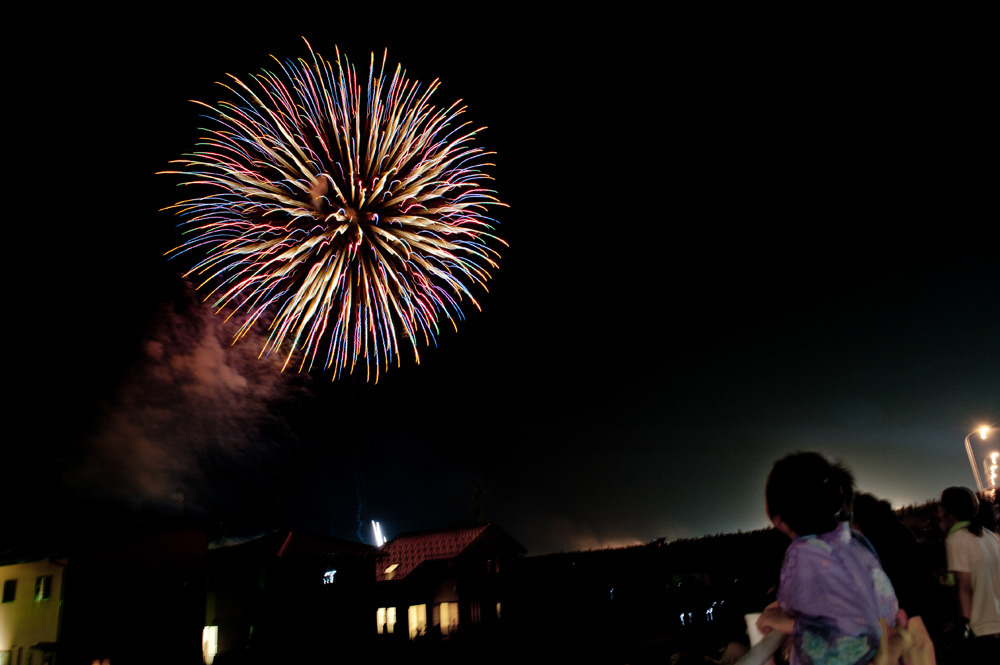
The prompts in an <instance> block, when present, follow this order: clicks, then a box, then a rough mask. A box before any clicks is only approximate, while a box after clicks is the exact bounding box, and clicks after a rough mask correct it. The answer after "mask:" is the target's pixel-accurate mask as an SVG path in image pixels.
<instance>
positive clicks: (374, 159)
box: [165, 42, 504, 381]
mask: <svg viewBox="0 0 1000 665" xmlns="http://www.w3.org/2000/svg"><path fill="white" fill-rule="evenodd" d="M306 45H307V46H308V47H309V54H310V59H309V60H308V61H306V60H303V59H299V60H297V61H291V60H288V61H285V62H281V61H279V60H277V59H275V61H276V62H277V63H278V66H279V68H280V69H278V70H275V71H274V72H271V71H267V70H265V71H262V72H261V73H260V74H258V75H256V76H253V77H252V80H251V81H250V83H249V84H247V83H244V82H243V81H241V80H240V79H238V78H236V77H235V76H232V75H230V79H231V83H230V84H222V85H223V86H224V87H225V88H226V89H227V90H228V91H229V93H231V95H232V98H231V99H229V100H225V101H220V102H217V103H216V105H215V106H212V105H209V104H204V103H201V102H196V103H198V104H201V105H202V106H204V107H206V108H207V109H209V111H210V115H209V117H210V118H211V119H212V120H213V122H214V125H213V128H212V129H206V130H204V131H206V132H207V135H206V136H204V137H203V138H202V139H201V140H200V142H199V144H198V147H197V149H196V152H194V153H192V154H189V155H185V158H184V159H181V160H177V161H175V162H173V163H175V164H182V165H183V169H182V170H178V171H166V172H165V173H172V174H177V175H182V176H185V180H184V182H183V183H182V184H184V185H195V186H199V187H205V188H207V190H208V191H209V193H207V194H206V195H204V196H200V197H198V198H192V199H188V200H185V201H181V202H179V203H177V204H175V205H173V206H170V208H168V209H173V210H175V211H176V212H177V214H178V215H181V216H183V217H184V218H185V221H184V222H183V226H185V227H186V231H185V234H186V235H187V236H189V237H188V238H187V239H186V241H185V242H184V243H183V244H182V245H181V246H180V247H177V248H176V249H174V250H172V252H171V253H174V254H182V253H185V252H197V253H198V254H199V256H200V257H202V258H199V259H197V262H196V264H195V265H194V267H193V268H192V269H191V271H190V272H189V273H188V275H192V274H197V275H199V282H200V284H199V285H198V288H199V289H207V290H208V295H207V297H206V300H208V299H213V303H214V307H215V308H216V310H217V311H221V310H228V311H229V312H230V314H229V316H232V315H233V314H235V313H237V312H241V313H242V315H243V316H244V317H245V321H244V322H243V324H242V325H241V326H240V327H239V329H238V331H237V332H236V336H235V339H234V342H235V341H236V340H238V339H240V338H241V337H243V336H244V335H245V334H247V332H248V331H249V330H250V329H251V327H252V326H254V324H256V323H257V322H258V321H262V322H264V323H266V325H267V327H268V334H267V336H266V341H265V343H264V346H263V348H262V350H261V355H265V354H270V353H272V352H275V351H278V350H279V349H282V350H283V352H287V357H286V358H285V361H284V367H287V366H288V365H289V363H291V362H292V358H293V357H294V356H295V355H296V353H298V354H299V356H300V358H301V360H300V361H299V362H298V368H299V370H302V369H313V367H314V365H315V364H317V363H321V364H322V365H323V366H324V367H326V368H335V371H336V376H339V375H340V374H341V372H342V371H343V370H344V369H347V371H348V372H353V371H354V369H355V367H356V366H359V365H360V364H364V365H365V368H366V377H367V378H368V379H369V380H370V379H371V378H372V369H373V368H374V378H375V380H376V381H377V380H378V376H379V373H380V371H383V368H388V367H389V366H390V365H391V364H392V363H393V362H394V361H395V362H396V363H397V364H398V363H399V362H400V349H399V347H400V346H404V347H405V346H406V345H407V344H409V345H410V346H411V347H412V349H413V354H414V357H415V358H416V360H417V362H418V363H419V361H420V353H419V348H418V347H419V345H420V342H421V340H422V341H423V344H430V343H431V342H433V341H434V339H435V338H436V336H437V335H438V333H439V328H438V326H439V323H440V322H441V320H442V318H444V319H447V320H448V321H450V322H451V324H452V326H454V327H456V329H457V322H456V318H457V319H460V318H462V310H461V309H460V303H461V302H462V301H464V300H466V299H468V301H469V302H471V303H472V304H473V305H474V306H475V307H476V308H479V304H478V303H477V302H476V299H475V298H474V297H473V294H472V289H475V288H482V289H483V290H485V287H486V282H487V280H488V279H489V278H490V271H491V270H493V269H495V268H496V267H497V263H496V260H497V259H498V258H499V255H498V252H497V251H496V247H497V246H499V245H503V244H504V243H503V241H502V240H500V239H499V238H497V236H496V235H494V232H493V228H494V224H495V222H494V220H493V219H491V218H490V217H488V216H487V212H488V211H489V209H490V208H491V207H492V206H502V205H504V204H502V203H501V202H500V201H499V200H498V199H497V198H496V197H495V192H494V191H493V190H491V189H487V188H485V187H484V186H483V183H484V182H487V181H489V180H491V178H490V177H489V176H488V175H487V174H486V173H485V172H484V170H483V169H484V168H485V167H488V166H492V165H491V164H488V163H487V162H486V161H485V158H486V157H487V156H488V155H489V154H490V153H486V152H483V151H482V150H481V149H479V148H476V147H475V146H474V145H473V139H474V138H475V136H476V133H477V132H478V131H480V130H481V129H482V128H480V129H472V128H471V127H470V124H469V123H468V122H460V116H462V114H463V113H464V111H465V107H462V106H459V104H460V102H456V103H454V104H452V105H451V106H448V107H447V108H437V107H435V106H433V105H432V104H431V103H430V101H429V100H430V97H431V95H432V93H433V92H434V91H435V89H436V88H437V87H438V81H436V80H435V81H433V82H432V83H431V84H430V85H429V86H427V87H422V86H421V84H420V83H419V82H415V81H411V80H409V79H407V78H406V73H405V72H404V71H402V69H401V68H400V67H399V66H397V67H396V69H395V72H394V73H393V74H392V76H391V77H390V76H387V75H386V73H385V65H386V59H385V55H383V57H382V62H381V65H380V66H379V67H378V70H377V71H376V62H375V57H374V54H372V56H371V59H370V63H369V74H368V81H367V87H366V89H365V90H362V86H361V84H359V82H358V79H357V74H356V72H355V70H354V67H353V66H352V65H351V63H350V62H349V61H348V59H347V58H346V57H341V54H340V51H339V50H337V58H336V61H333V62H331V61H327V60H325V59H324V58H323V57H322V56H321V55H319V54H317V53H316V52H314V51H313V49H312V47H311V46H309V44H308V42H306Z"/></svg>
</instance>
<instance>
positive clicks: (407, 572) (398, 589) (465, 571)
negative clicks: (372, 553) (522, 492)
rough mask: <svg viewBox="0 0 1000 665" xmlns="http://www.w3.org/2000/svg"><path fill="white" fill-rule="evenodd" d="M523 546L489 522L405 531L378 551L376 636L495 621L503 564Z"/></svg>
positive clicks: (471, 627)
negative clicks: (413, 531)
mask: <svg viewBox="0 0 1000 665" xmlns="http://www.w3.org/2000/svg"><path fill="white" fill-rule="evenodd" d="M525 552H526V550H525V548H524V547H523V546H522V545H521V544H520V543H518V542H517V541H515V540H514V539H513V538H511V537H510V536H508V535H507V534H506V533H504V532H503V531H502V530H500V528H499V527H497V526H496V525H495V524H492V523H485V524H474V525H469V526H459V527H454V528H449V529H437V530H433V531H422V532H417V533H407V534H403V535H400V536H397V537H396V538H393V539H392V540H391V541H389V542H388V543H386V544H385V545H384V546H383V547H382V548H381V549H380V550H379V552H378V563H377V567H376V572H375V579H376V580H377V589H376V598H377V605H376V607H377V609H376V630H377V634H378V635H379V636H381V637H380V639H391V638H390V636H392V637H394V638H397V639H399V638H404V637H409V638H410V639H414V638H418V637H421V636H428V635H429V636H434V637H441V638H448V637H450V636H452V635H454V634H456V633H457V632H460V631H461V632H466V633H468V632H482V631H489V630H490V629H491V628H493V627H495V626H497V625H498V623H499V620H500V617H501V615H502V607H503V602H504V597H505V587H504V583H505V577H504V575H503V573H504V570H505V569H506V566H507V564H508V563H509V561H510V560H512V559H514V558H518V557H521V556H523V555H524V554H525Z"/></svg>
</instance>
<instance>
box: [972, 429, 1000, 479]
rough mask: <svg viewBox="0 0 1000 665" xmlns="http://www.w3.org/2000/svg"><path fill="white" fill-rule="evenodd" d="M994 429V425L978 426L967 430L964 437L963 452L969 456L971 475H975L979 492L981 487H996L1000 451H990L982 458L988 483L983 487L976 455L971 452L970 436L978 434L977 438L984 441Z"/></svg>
mask: <svg viewBox="0 0 1000 665" xmlns="http://www.w3.org/2000/svg"><path fill="white" fill-rule="evenodd" d="M996 431H997V428H996V427H992V428H991V427H980V428H979V429H974V430H972V431H971V432H969V434H968V436H966V437H965V452H966V453H967V454H968V456H969V466H971V467H972V475H973V476H975V477H976V488H977V489H978V490H979V491H980V492H982V491H983V489H996V488H997V469H998V466H997V464H998V460H1000V451H990V452H989V453H987V455H986V457H985V458H984V459H983V471H984V472H985V473H986V480H987V481H988V483H989V485H988V486H987V487H986V488H984V487H983V481H982V480H981V479H980V478H979V465H978V464H976V456H975V455H973V454H972V438H973V437H974V436H975V435H977V434H978V435H979V438H980V439H981V440H983V441H985V440H986V438H987V437H988V436H989V435H990V434H991V433H993V432H996Z"/></svg>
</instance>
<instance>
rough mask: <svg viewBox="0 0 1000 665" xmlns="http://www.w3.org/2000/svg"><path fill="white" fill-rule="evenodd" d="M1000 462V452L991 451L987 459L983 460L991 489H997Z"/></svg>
mask: <svg viewBox="0 0 1000 665" xmlns="http://www.w3.org/2000/svg"><path fill="white" fill-rule="evenodd" d="M998 463H1000V452H996V451H994V452H992V453H990V454H989V455H988V456H987V457H986V459H984V460H983V467H984V468H985V470H986V480H987V485H988V488H989V489H996V487H997V472H998Z"/></svg>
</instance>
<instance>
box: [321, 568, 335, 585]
mask: <svg viewBox="0 0 1000 665" xmlns="http://www.w3.org/2000/svg"><path fill="white" fill-rule="evenodd" d="M336 574H337V571H336V570H328V571H326V572H325V573H323V584H333V576H334V575H336Z"/></svg>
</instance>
